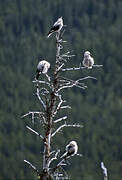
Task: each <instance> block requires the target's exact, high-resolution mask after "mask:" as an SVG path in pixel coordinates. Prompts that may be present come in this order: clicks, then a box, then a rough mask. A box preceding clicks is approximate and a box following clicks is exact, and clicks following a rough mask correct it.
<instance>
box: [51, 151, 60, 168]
mask: <svg viewBox="0 0 122 180" xmlns="http://www.w3.org/2000/svg"><path fill="white" fill-rule="evenodd" d="M59 153H60V150H57V152H56V153H55V156H54V157H53V158H51V159H50V161H49V164H48V165H49V166H50V164H51V163H52V162H53V161H54V160H56V159H57V156H58V154H59Z"/></svg>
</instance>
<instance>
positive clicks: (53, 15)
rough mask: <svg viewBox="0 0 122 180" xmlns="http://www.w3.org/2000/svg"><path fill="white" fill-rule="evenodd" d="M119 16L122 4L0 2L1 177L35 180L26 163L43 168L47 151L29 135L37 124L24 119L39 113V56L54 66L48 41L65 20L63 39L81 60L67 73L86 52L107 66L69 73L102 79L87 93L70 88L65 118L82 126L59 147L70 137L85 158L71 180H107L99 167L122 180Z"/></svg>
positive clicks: (75, 163) (72, 169) (63, 140)
mask: <svg viewBox="0 0 122 180" xmlns="http://www.w3.org/2000/svg"><path fill="white" fill-rule="evenodd" d="M121 10H122V2H121V0H118V1H114V0H108V1H103V0H102V1H95V0H94V1H88V0H76V1H73V0H70V1H69V0H67V1H61V0H54V1H47V0H45V1H44V0H36V1H34V0H26V1H25V0H21V1H19V0H18V1H15V0H13V1H10V0H4V1H0V60H1V65H0V77H1V83H0V91H1V95H0V102H1V103H0V167H1V169H0V179H5V180H7V179H8V180H9V179H11V180H14V179H18V180H19V179H23V180H24V179H37V177H36V176H35V175H34V174H33V172H32V171H31V170H30V169H28V168H27V167H26V166H25V164H24V162H23V160H24V159H25V158H26V159H28V160H30V161H31V162H32V163H33V164H35V166H39V167H40V164H41V153H40V152H41V151H42V148H43V147H42V144H41V142H40V139H38V138H37V137H35V136H34V135H32V134H30V133H29V132H28V131H27V130H26V129H25V126H26V124H28V123H31V120H30V119H29V118H26V119H24V120H23V119H21V118H20V116H21V115H23V114H24V113H26V112H28V111H30V110H38V109H39V108H40V105H39V104H38V102H37V101H36V98H35V96H33V93H34V87H33V84H32V80H33V78H34V75H35V69H36V65H37V62H38V60H39V59H40V58H46V59H48V61H49V62H51V65H52V67H53V65H54V59H55V40H54V37H51V38H50V39H47V38H46V35H47V32H48V30H49V28H50V26H51V25H52V23H53V22H54V21H55V20H56V19H57V18H58V17H59V16H63V19H64V24H66V25H67V27H66V32H65V33H64V37H63V38H64V39H65V40H67V41H68V43H67V44H66V45H65V46H66V47H65V48H64V51H67V50H74V51H73V53H74V54H75V55H76V56H75V57H74V58H72V59H71V60H70V63H69V65H68V63H67V67H68V66H71V67H72V66H77V65H79V63H80V62H81V61H82V58H83V53H84V51H85V50H89V51H91V52H92V54H93V57H94V59H95V63H96V64H103V65H104V67H103V69H92V70H84V71H83V72H82V71H79V72H76V73H73V72H70V73H69V74H68V76H69V77H74V78H75V79H77V78H79V77H81V76H82V77H84V76H87V75H94V76H95V77H97V79H98V81H97V82H96V81H92V80H88V81H87V82H86V84H87V86H88V89H87V90H86V91H80V90H78V89H76V88H74V89H72V90H68V91H66V90H65V94H64V97H66V99H67V101H68V102H69V105H71V106H72V110H69V111H68V112H67V113H68V116H69V122H79V123H81V124H83V125H84V128H82V129H80V130H79V129H78V130H77V131H76V129H68V130H67V129H65V130H64V131H63V134H61V135H60V134H59V136H57V137H56V138H55V139H54V142H53V146H54V147H57V148H58V147H60V148H61V149H62V147H64V145H66V144H67V142H69V141H70V140H71V139H74V140H77V141H78V144H79V153H82V154H83V158H79V157H73V158H72V160H71V161H72V163H71V165H70V166H69V167H67V169H68V171H69V174H70V175H71V179H72V180H81V179H82V180H93V179H94V180H95V179H96V180H97V179H103V178H102V177H103V175H102V171H101V169H100V162H101V161H104V163H105V165H106V167H107V168H108V172H109V179H111V180H115V179H116V180H121V178H122V171H121V169H122V141H121V134H122V133H121V132H122V125H121V124H122V123H121V115H122V111H121V109H122V91H121V89H122V83H121V82H122V76H121V67H122V60H121V57H122V51H121V49H122V31H121V29H122V22H121V19H122V11H121ZM64 76H65V74H64ZM33 126H34V125H33ZM35 126H36V125H35ZM59 142H60V143H59ZM63 150H64V149H62V151H63ZM40 168H41V167H40Z"/></svg>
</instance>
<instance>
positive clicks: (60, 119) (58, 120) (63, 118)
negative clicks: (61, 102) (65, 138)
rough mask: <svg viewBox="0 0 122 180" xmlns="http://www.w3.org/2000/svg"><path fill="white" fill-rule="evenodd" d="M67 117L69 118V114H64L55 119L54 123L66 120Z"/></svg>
mask: <svg viewBox="0 0 122 180" xmlns="http://www.w3.org/2000/svg"><path fill="white" fill-rule="evenodd" d="M65 119H67V116H64V117H62V118H59V119H57V120H55V121H54V123H57V122H60V121H62V120H65Z"/></svg>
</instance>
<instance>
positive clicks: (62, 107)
mask: <svg viewBox="0 0 122 180" xmlns="http://www.w3.org/2000/svg"><path fill="white" fill-rule="evenodd" d="M66 108H68V109H72V108H71V106H61V107H60V109H66Z"/></svg>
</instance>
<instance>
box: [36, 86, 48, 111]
mask: <svg viewBox="0 0 122 180" xmlns="http://www.w3.org/2000/svg"><path fill="white" fill-rule="evenodd" d="M36 95H37V97H38V99H39V101H40V103H41V104H42V106H43V108H44V109H45V110H46V105H45V103H44V102H43V100H42V99H41V97H40V95H39V87H38V85H37V88H36Z"/></svg>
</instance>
